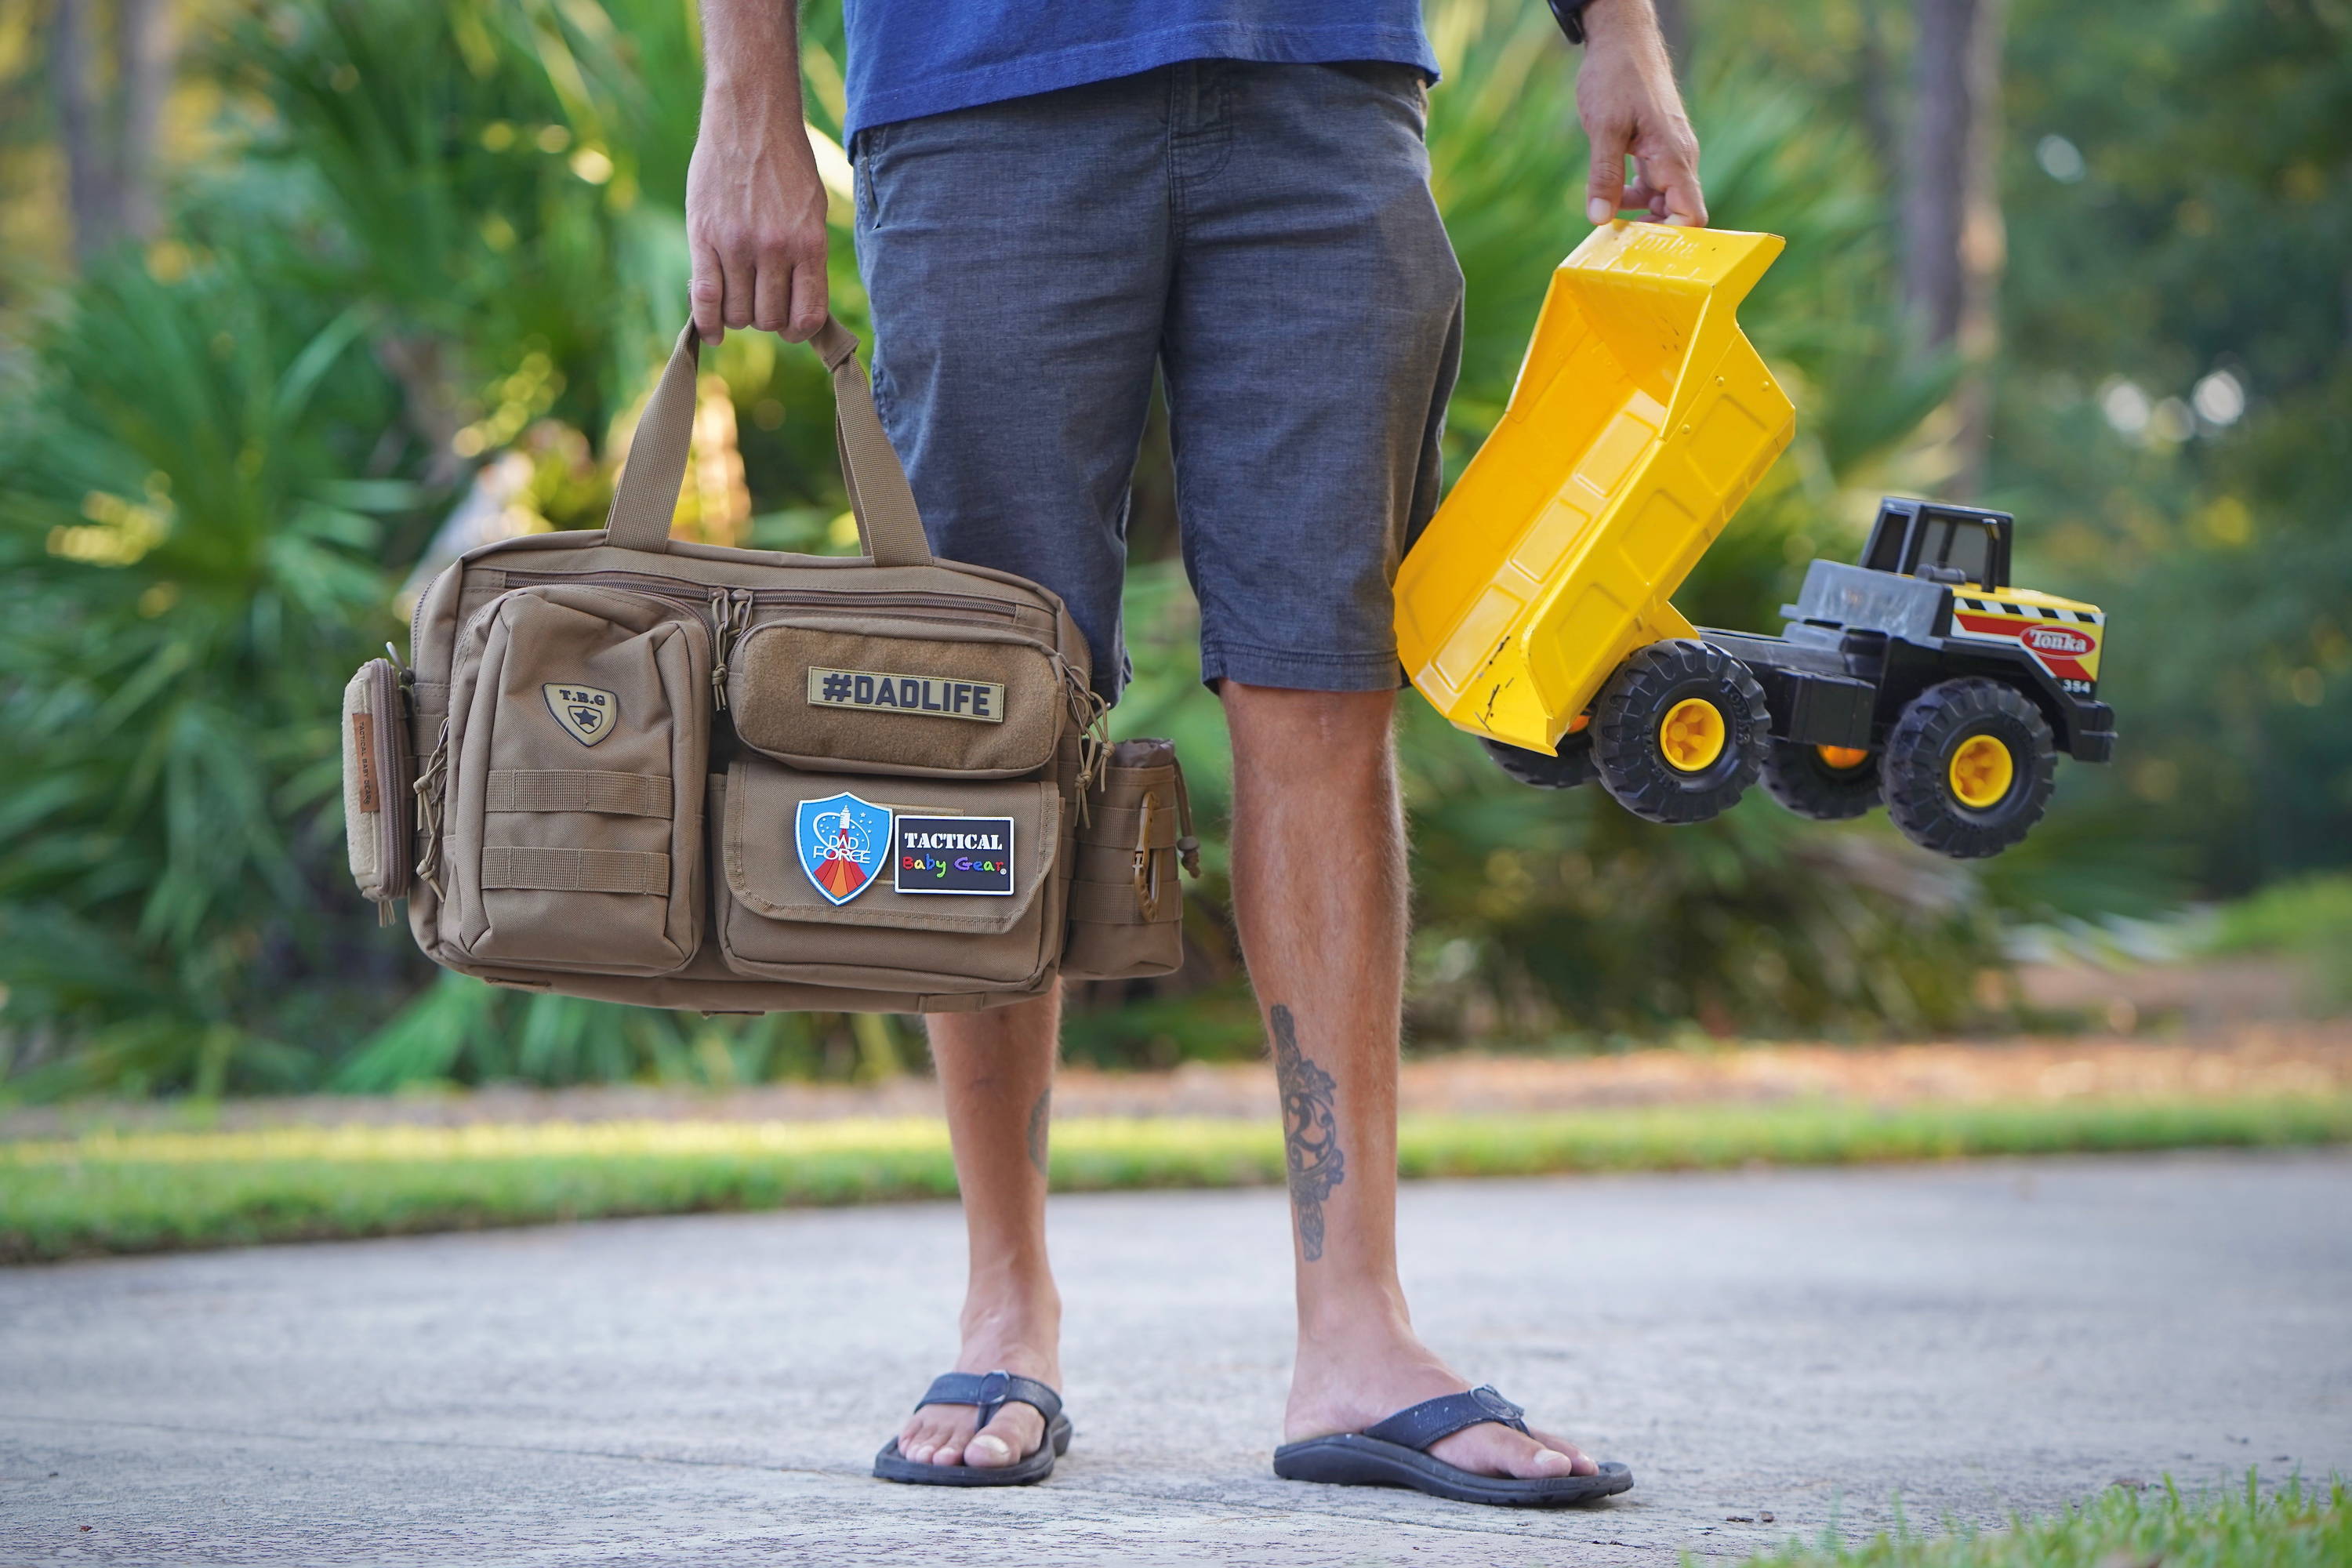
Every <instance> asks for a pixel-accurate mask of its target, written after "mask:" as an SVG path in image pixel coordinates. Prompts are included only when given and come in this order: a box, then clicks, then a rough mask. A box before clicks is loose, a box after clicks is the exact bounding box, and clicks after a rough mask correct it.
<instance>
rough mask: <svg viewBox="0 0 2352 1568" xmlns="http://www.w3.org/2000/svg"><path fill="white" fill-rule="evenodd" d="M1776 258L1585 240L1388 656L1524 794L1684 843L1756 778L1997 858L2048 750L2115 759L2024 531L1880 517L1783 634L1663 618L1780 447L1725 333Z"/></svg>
mask: <svg viewBox="0 0 2352 1568" xmlns="http://www.w3.org/2000/svg"><path fill="white" fill-rule="evenodd" d="M1780 249H1781V241H1780V239H1779V238H1778V237H1775V236H1772V235H1764V234H1739V233H1735V232H1732V231H1728V230H1720V229H1714V230H1709V229H1687V228H1678V227H1668V226H1662V225H1654V224H1622V223H1621V224H1616V225H1613V226H1610V227H1608V228H1602V229H1597V230H1595V231H1594V232H1593V234H1592V236H1591V238H1589V239H1588V240H1586V241H1585V242H1584V244H1582V245H1580V246H1579V247H1577V250H1576V253H1575V254H1574V255H1572V256H1570V258H1568V259H1567V260H1566V261H1565V262H1562V263H1561V264H1560V267H1559V270H1558V271H1556V272H1555V273H1554V274H1553V275H1552V282H1551V289H1550V291H1549V294H1548V295H1547V296H1546V298H1545V301H1544V308H1543V313H1542V315H1541V317H1540V318H1539V319H1538V321H1537V325H1536V333H1535V338H1534V340H1533V341H1532V342H1530V343H1529V344H1528V356H1527V360H1526V362H1525V363H1524V364H1522V366H1521V367H1520V370H1519V379H1518V384H1517V386H1516V387H1514V388H1513V390H1512V393H1511V401H1510V406H1509V408H1508V410H1507V412H1506V413H1505V415H1504V416H1503V421H1502V423H1501V424H1500V425H1499V426H1496V429H1495V432H1494V434H1493V435H1491V436H1490V437H1487V440H1486V445H1485V446H1484V447H1481V448H1480V449H1479V451H1478V454H1477V456H1476V457H1475V458H1472V459H1471V462H1470V466H1469V467H1468V468H1466V469H1465V471H1464V473H1463V475H1462V478H1461V479H1460V480H1459V481H1458V482H1457V483H1456V484H1455V485H1454V490H1453V492H1452V494H1450V495H1449V496H1448V497H1447V498H1446V500H1445V504H1444V506H1443V507H1441V508H1440V509H1439V510H1438V512H1437V515H1436V516H1435V517H1434V518H1433V520H1432V521H1431V522H1430V525H1429V527H1428V529H1427V530H1426V531H1424V532H1423V535H1422V537H1421V539H1420V540H1419V542H1416V543H1415V545H1414V546H1413V548H1412V552H1410V553H1409V554H1408V555H1407V556H1406V557H1405V560H1404V563H1403V566H1402V569H1401V571H1400V572H1399V574H1398V576H1397V640H1398V649H1399V656H1400V658H1402V660H1403V662H1404V666H1405V668H1406V670H1407V671H1408V672H1409V673H1410V674H1411V676H1412V682H1413V684H1414V685H1415V686H1416V687H1418V688H1419V689H1421V691H1422V693H1423V695H1424V696H1425V697H1427V698H1428V699H1429V700H1430V701H1431V702H1432V703H1433V704H1434V705H1435V707H1436V708H1437V710H1438V711H1440V712H1441V713H1443V714H1444V715H1445V717H1446V718H1447V719H1448V720H1450V721H1452V722H1453V723H1454V724H1455V725H1456V726H1458V727H1460V728H1462V729H1465V730H1467V731H1471V732H1472V733H1474V734H1476V735H1479V736H1481V737H1483V738H1484V739H1485V741H1486V747H1487V750H1488V751H1489V752H1491V753H1492V754H1493V755H1494V756H1495V758H1496V761H1497V762H1499V763H1501V764H1502V766H1503V768H1504V770H1505V771H1506V772H1507V773H1510V774H1511V775H1512V776H1514V777H1516V778H1518V779H1520V780H1522V781H1523V782H1526V783H1528V784H1538V785H1542V786H1545V787H1549V788H1554V789H1564V788H1569V787H1572V786H1574V785H1578V784H1585V783H1588V782H1591V781H1594V780H1597V781H1598V782H1599V783H1600V784H1601V787H1602V788H1603V789H1605V790H1607V791H1608V792H1609V794H1610V795H1612V796H1614V797H1615V798H1616V799H1617V801H1618V802H1619V803H1620V804H1621V805H1623V806H1624V807H1625V808H1626V809H1627V810H1629V811H1631V812H1633V814H1634V815H1635V816H1642V817H1645V818H1647V819H1649V820H1651V821H1653V822H1665V823H1686V822H1700V821H1704V820H1706V818H1708V817H1711V816H1716V815H1717V813H1719V812H1721V811H1724V810H1725V809H1727V807H1729V806H1730V805H1732V803H1733V802H1735V801H1737V800H1738V798H1739V797H1740V795H1742V794H1743V793H1744V792H1745V791H1746V790H1747V788H1748V785H1749V784H1753V783H1755V782H1756V781H1757V779H1758V778H1759V776H1760V777H1761V778H1762V779H1763V782H1764V786H1765V788H1766V789H1767V790H1768V791H1769V793H1770V794H1771V795H1773V797H1774V798H1775V799H1777V800H1779V801H1780V803H1781V804H1782V805H1786V806H1787V807H1788V808H1789V809H1790V810H1791V811H1794V812H1796V813H1798V814H1799V815H1801V816H1810V817H1815V818H1820V819H1832V818H1839V817H1849V816H1859V815H1861V814H1862V813H1864V812H1865V811H1867V810H1869V809H1870V807H1871V806H1872V805H1876V804H1878V803H1879V802H1880V801H1881V800H1882V799H1883V800H1884V801H1885V804H1886V806H1887V810H1888V814H1889V815H1890V816H1892V817H1893V818H1894V820H1895V826H1897V827H1898V828H1900V829H1901V830H1902V831H1903V832H1904V834H1905V835H1906V836H1907V837H1910V838H1911V839H1912V840H1913V841H1914V842H1916V843H1918V844H1920V845H1922V846H1924V847H1927V848H1929V849H1933V850H1936V851H1937V852H1939V853H1942V854H1946V855H1950V856H1955V857H1960V858H1971V857H1978V856H1985V855H1995V854H1998V853H2000V851H2001V850H2003V849H2006V848H2008V847H2010V846H2011V845H2012V844H2015V843H2016V842H2018V840H2020V839H2021V838H2022V837H2024V836H2025V834H2026V832H2027V830H2028V829H2030V828H2031V827H2032V826H2033V824H2034V823H2035V822H2036V821H2038V820H2040V818H2041V816H2042V811H2043V809H2044V807H2045V806H2046V805H2047V804H2048V802H2049V797H2050V791H2051V786H2052V784H2053V774H2054V773H2055V767H2056V763H2055V756H2056V753H2057V752H2060V751H2064V752H2068V753H2069V754H2071V755H2073V756H2074V758H2076V759H2077V760H2078V761H2083V762H2105V761H2106V760H2107V757H2108V755H2109V753H2110V752H2112V750H2113V748H2114V745H2115V733H2114V729H2115V726H2114V713H2113V711H2112V710H2110V709H2109V708H2108V707H2107V706H2106V705H2105V704H2104V703H2102V702H2099V701H2097V700H2095V699H2096V693H2097V684H2098V668H2099V653H2100V643H2101V640H2102V636H2103V633H2104V631H2105V617H2104V616H2102V614H2101V613H2100V612H2099V610H2098V609H2096V608H2095V606H2093V605H2084V604H2078V603H2076V602H2074V600H2071V599H2061V598H2056V597H2053V595H2047V594H2040V593H2036V592H2033V591H2032V590H2030V589H2018V588H2013V587H2011V586H2010V585H2009V562H2010V545H2011V534H2012V531H2013V526H2014V525H2013V522H2012V520H2011V518H2010V517H2009V516H2008V515H2007V514H2006V513H2002V512H1993V511H1984V510H1977V509H1974V508H1969V507H1958V506H1945V505H1939V504H1937V503H1933V502H1927V501H1917V500H1895V499H1890V500H1886V501H1885V502H1884V503H1883V504H1882V506H1881V508H1880V510H1879V516H1878V521H1877V524H1876V526H1875V527H1874V529H1873V530H1872V532H1871V536H1870V541H1869V542H1868V544H1867V545H1866V546H1865V547H1864V552H1863V558H1862V563H1861V564H1860V565H1848V564H1846V563H1843V562H1832V561H1815V562H1814V563H1812V565H1811V568H1810V569H1809V570H1808V572H1807V574H1806V576H1805V584H1804V588H1803V590H1802V592H1801V594H1800V595H1799V598H1798V602H1797V603H1796V604H1794V605H1784V606H1782V612H1781V613H1782V614H1783V615H1784V616H1786V617H1787V618H1788V624H1787V626H1785V627H1784V629H1783V634H1782V635H1781V636H1780V637H1765V636H1758V635H1751V634H1748V633H1742V632H1726V631H1716V630H1712V629H1702V628H1699V627H1696V626H1692V625H1691V624H1690V623H1689V622H1688V621H1686V620H1685V619H1684V618H1683V617H1682V616H1680V615H1679V614H1677V613H1676V612H1675V607H1674V606H1673V605H1671V604H1669V603H1668V602H1667V596H1668V595H1671V594H1672V593H1673V592H1674V591H1675V589H1676V588H1678V587H1680V586H1681V585H1682V582H1683V579H1684V578H1685V577H1686V576H1687V575H1689V573H1690V570H1691V568H1692V566H1694V565H1695V564H1696V563H1697V561H1698V558H1699V556H1700V555H1701V554H1703V553H1704V552H1706V547H1707V545H1708V544H1710V543H1712V542H1714V540H1715V537H1716V535H1717V534H1718V533H1720V532H1721V531H1722V530H1723V527H1724V524H1725V523H1726V522H1727V521H1729V519H1730V517H1731V514H1732V513H1733V512H1734V511H1735V510H1738V506H1739V504H1740V502H1741V501H1743V500H1746V499H1747V497H1748V492H1749V491H1750V490H1752V489H1755V487H1756V484H1757V482H1758V481H1759V479H1762V478H1763V476H1764V472H1765V470H1766V469H1767V468H1769V467H1770V466H1771V463H1772V461H1773V459H1774V458H1777V457H1778V456H1779V455H1780V450H1781V448H1783V447H1786V446H1787V445H1788V444H1789V439H1790V437H1791V436H1792V435H1793V434H1794V433H1795V427H1796V418H1795V411H1794V409H1793V408H1792V407H1791V406H1790V402H1789V399H1788V397H1787V395H1785V394H1784V393H1782V391H1781V390H1780V385H1779V384H1778V383H1776V382H1775V381H1774V380H1773V379H1772V375H1771V373H1770V372H1769V371H1768V370H1767V369H1766V368H1765V366H1764V362H1763V360H1762V359H1761V358H1760V357H1759V355H1758V354H1757V353H1756V350H1755V348H1754V346H1753V345H1752V344H1750V343H1749V342H1748V339H1747V337H1746V336H1745V335H1744V334H1743V333H1741V331H1739V326H1738V321H1737V320H1736V319H1735V312H1736V310H1738V304H1739V301H1740V300H1742V299H1743V298H1745V297H1746V295H1747V293H1748V289H1751V288H1752V287H1754V285H1755V283H1756V280H1757V279H1759V277H1761V276H1762V275H1763V273H1764V269H1765V268H1768V267H1769V266H1770V265H1771V264H1772V260H1773V258H1775V257H1777V256H1778V255H1779V254H1780Z"/></svg>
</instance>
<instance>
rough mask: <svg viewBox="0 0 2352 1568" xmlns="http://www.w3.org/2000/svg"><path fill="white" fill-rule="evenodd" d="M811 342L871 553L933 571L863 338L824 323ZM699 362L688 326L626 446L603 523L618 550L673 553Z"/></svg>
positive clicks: (885, 562)
mask: <svg viewBox="0 0 2352 1568" xmlns="http://www.w3.org/2000/svg"><path fill="white" fill-rule="evenodd" d="M809 344H810V346H811V347H812V348H814V349H815V350H816V352H817V353H818V354H819V356H820V357H822V358H823V359H824V363H825V368H826V369H828V370H830V371H831V372H832V373H833V400H834V444H835V448H836V449H837V450H838V451H839V452H840V454H841V474H842V480H843V482H844V483H845V485H846V486H847V487H848V489H849V507H850V510H851V511H852V512H853V513H855V514H856V518H857V535H858V538H859V539H860V540H861V541H862V542H864V544H865V547H866V555H867V556H868V557H870V558H871V559H872V560H873V562H874V563H875V564H876V565H877V566H925V565H929V563H930V562H931V551H930V546H929V543H928V542H926V541H925V540H924V538H923V522H922V516H921V514H920V513H919V512H918V511H917V510H915V492H914V490H913V489H911V488H910V487H909V486H908V483H907V470H906V469H905V468H903V467H902V466H901V465H900V464H899V462H898V452H897V451H896V450H895V449H894V448H893V447H891V445H890V438H889V437H887V436H886V435H884V434H883V433H882V421H881V418H880V417H879V416H877V414H876V413H875V412H874V389H873V388H872V387H871V386H870V385H868V384H867V383H866V371H865V367H863V366H862V365H860V364H859V363H857V340H856V338H854V337H852V336H851V335H850V334H849V332H848V331H847V330H846V329H845V328H844V327H843V326H842V324H841V323H840V322H838V321H835V320H834V319H833V318H832V317H830V316H828V317H826V318H825V321H824V326H823V327H820V328H819V329H818V330H817V333H816V335H815V336H814V338H812V339H810V340H809ZM701 362H702V338H701V335H700V334H699V333H698V332H697V331H695V329H694V323H693V322H691V321H688V323H687V325H686V331H683V332H680V333H679V334H678V339H677V347H676V348H675V349H673V350H671V351H670V356H669V363H667V365H664V366H663V367H662V374H661V379H660V380H659V381H658V382H656V384H655V385H654V391H653V395H652V396H651V397H650V398H648V399H647V400H646V408H645V412H644V413H643V414H642V415H640V416H638V418H637V430H636V435H635V437H632V439H631V440H630V442H629V460H628V464H627V466H626V467H625V468H623V469H622V470H621V483H620V487H619V488H618V489H616V490H614V494H613V510H612V511H611V512H610V513H609V514H608V515H607V516H606V518H605V520H604V528H605V531H606V532H607V534H608V535H609V536H610V538H611V540H612V542H614V544H618V545H623V546H625V547H626V548H628V549H631V550H646V551H654V552H660V551H665V550H667V549H668V548H669V524H670V519H671V517H672V516H673V515H675V513H676V512H677V492H678V487H679V485H680V484H682V483H683V482H684V481H685V479H686V459H687V453H688V447H690V446H691V445H692V442H693V437H694V399H695V377H696V374H697V373H698V371H699V369H700V367H701Z"/></svg>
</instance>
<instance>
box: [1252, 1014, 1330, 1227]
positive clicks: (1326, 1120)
mask: <svg viewBox="0 0 2352 1568" xmlns="http://www.w3.org/2000/svg"><path fill="white" fill-rule="evenodd" d="M1266 1016H1267V1018H1268V1020H1269V1021H1270V1022H1271V1023H1272V1025H1273V1026H1274V1075H1275V1081H1276V1084H1277V1085H1278V1086H1279V1087H1280V1089H1281V1090H1282V1144H1283V1153H1284V1161H1285V1163H1286V1166H1287V1167H1288V1170H1289V1173H1290V1204H1291V1207H1292V1208H1293V1209H1294V1210H1295V1211H1297V1215H1298V1250H1299V1253H1300V1255H1301V1256H1302V1257H1304V1258H1306V1259H1307V1262H1309V1263H1313V1262H1315V1261H1316V1260H1317V1259H1318V1258H1321V1257H1322V1256H1323V1200H1324V1199H1325V1198H1328V1197H1329V1196H1330V1195H1331V1189H1332V1188H1334V1187H1336V1186H1338V1185H1339V1184H1340V1183H1341V1182H1343V1181H1345V1180H1347V1179H1348V1158H1347V1155H1346V1154H1345V1153H1344V1152H1342V1151H1341V1150H1340V1148H1339V1119H1338V1115H1337V1112H1336V1109H1335V1106H1334V1104H1333V1100H1332V1095H1333V1091H1334V1090H1335V1089H1337V1087H1338V1086H1337V1085H1336V1084H1335V1083H1333V1081H1332V1079H1331V1075H1330V1074H1329V1073H1328V1072H1325V1071H1324V1070H1323V1069H1322V1068H1319V1067H1317V1066H1316V1065H1315V1063H1314V1062H1313V1061H1311V1060H1309V1059H1308V1058H1307V1055H1306V1053H1305V1052H1303V1051H1301V1050H1300V1049H1299V1048H1298V1027H1297V1024H1296V1023H1295V1022H1293V1020H1292V1019H1291V1016H1290V1009H1289V1008H1287V1007H1286V1006H1283V1005H1281V1004H1280V1003H1276V1005H1274V1006H1273V1007H1271V1008H1269V1009H1268V1010H1267V1014H1266Z"/></svg>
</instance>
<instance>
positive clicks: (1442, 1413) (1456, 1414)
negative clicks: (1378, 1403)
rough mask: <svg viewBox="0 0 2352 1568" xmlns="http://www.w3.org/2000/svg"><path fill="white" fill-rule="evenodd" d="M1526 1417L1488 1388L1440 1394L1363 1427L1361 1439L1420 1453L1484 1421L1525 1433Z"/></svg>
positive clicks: (1526, 1427) (1489, 1385)
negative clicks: (1373, 1438) (1377, 1423)
mask: <svg viewBox="0 0 2352 1568" xmlns="http://www.w3.org/2000/svg"><path fill="white" fill-rule="evenodd" d="M1527 1414H1528V1413H1527V1412H1526V1411H1524V1410H1522V1409H1520V1408H1519V1407H1518V1406H1517V1405H1514V1404H1512V1403H1511V1402H1510V1401H1509V1400H1507V1399H1506V1398H1504V1397H1503V1396H1502V1395H1501V1394H1498V1393H1496V1391H1495V1388H1494V1385H1493V1384H1486V1385H1485V1386H1482V1387H1478V1388H1474V1389H1471V1390H1470V1391H1469V1392H1468V1393H1466V1394H1440V1395H1438V1396H1437V1397H1436V1398H1435V1399H1424V1400H1423V1401H1422V1402H1421V1403H1420V1404H1418V1405H1406V1406H1405V1407H1404V1408H1403V1409H1402V1410H1400V1411H1398V1412H1397V1413H1396V1414H1395V1415H1391V1416H1390V1417H1389V1418H1388V1419H1387V1420H1385V1421H1382V1422H1381V1423H1380V1424H1379V1425H1378V1426H1367V1427H1365V1428H1364V1436H1367V1437H1377V1438H1379V1439H1380V1440H1381V1442H1383V1443H1396V1444H1400V1445H1402V1447H1407V1448H1412V1449H1415V1450H1422V1449H1426V1448H1427V1447H1429V1446H1430V1445H1431V1444H1432V1443H1434V1442H1437V1441H1438V1440H1439V1439H1441V1438H1444V1437H1451V1436H1454V1434H1455V1433H1456V1432H1459V1431H1461V1430H1462V1429H1463V1428H1464V1427H1465V1426H1477V1425H1479V1424H1480V1423H1481V1422H1486V1421H1496V1422H1500V1423H1501V1424H1502V1425H1504V1426H1508V1427H1510V1428H1511V1429H1512V1430H1513V1431H1515V1432H1524V1431H1526V1430H1527V1429H1528V1424H1527V1420H1526V1416H1527Z"/></svg>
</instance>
